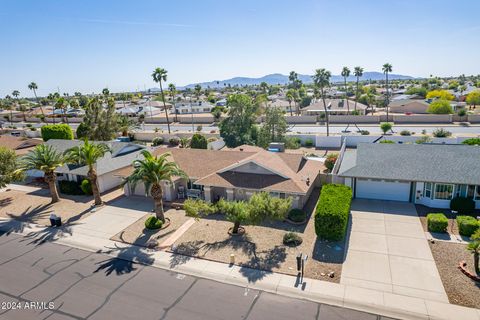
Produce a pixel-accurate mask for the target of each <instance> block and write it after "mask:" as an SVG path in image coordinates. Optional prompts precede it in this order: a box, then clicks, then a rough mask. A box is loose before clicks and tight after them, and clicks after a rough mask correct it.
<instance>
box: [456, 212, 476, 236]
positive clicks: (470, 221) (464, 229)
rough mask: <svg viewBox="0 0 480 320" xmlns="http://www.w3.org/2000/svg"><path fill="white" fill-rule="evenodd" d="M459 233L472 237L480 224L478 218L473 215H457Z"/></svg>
mask: <svg viewBox="0 0 480 320" xmlns="http://www.w3.org/2000/svg"><path fill="white" fill-rule="evenodd" d="M457 226H458V233H460V234H461V235H462V236H466V237H470V236H471V235H472V234H474V233H475V231H477V229H478V227H479V226H480V224H479V222H478V220H477V219H475V218H474V217H471V216H457Z"/></svg>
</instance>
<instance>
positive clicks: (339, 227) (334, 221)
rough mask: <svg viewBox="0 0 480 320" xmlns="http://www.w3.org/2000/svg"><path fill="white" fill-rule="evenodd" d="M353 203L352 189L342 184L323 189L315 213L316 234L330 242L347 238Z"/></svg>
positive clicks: (328, 185) (329, 185) (325, 186)
mask: <svg viewBox="0 0 480 320" xmlns="http://www.w3.org/2000/svg"><path fill="white" fill-rule="evenodd" d="M351 202H352V189H351V188H350V187H347V186H345V185H342V184H327V185H324V186H323V187H322V191H321V192H320V199H319V200H318V203H317V209H316V211H315V233H316V234H317V236H318V237H320V238H322V239H328V240H341V239H343V238H344V237H345V233H346V231H347V223H348V213H349V212H350V204H351Z"/></svg>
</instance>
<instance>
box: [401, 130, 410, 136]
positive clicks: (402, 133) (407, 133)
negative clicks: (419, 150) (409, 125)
mask: <svg viewBox="0 0 480 320" xmlns="http://www.w3.org/2000/svg"><path fill="white" fill-rule="evenodd" d="M400 135H401V136H411V135H412V133H411V132H410V131H408V130H402V131H400Z"/></svg>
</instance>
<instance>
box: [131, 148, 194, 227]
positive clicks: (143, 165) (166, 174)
mask: <svg viewBox="0 0 480 320" xmlns="http://www.w3.org/2000/svg"><path fill="white" fill-rule="evenodd" d="M142 156H143V160H135V161H134V162H133V167H134V171H133V173H132V174H131V175H130V176H128V177H126V178H125V180H124V184H127V183H128V184H129V185H130V186H131V187H132V188H135V187H136V186H137V184H138V183H139V182H143V184H144V185H145V191H146V192H147V193H148V192H150V196H151V197H152V198H153V201H154V210H155V215H156V217H157V218H158V219H160V220H162V221H163V222H165V215H164V212H163V190H162V186H161V183H162V181H169V182H170V183H173V181H172V178H173V177H182V178H187V175H186V174H185V172H183V171H182V170H181V169H180V168H179V167H178V165H177V164H176V163H175V162H173V161H170V160H169V159H168V158H169V157H170V156H171V154H170V153H169V152H167V153H164V154H162V155H160V156H157V157H155V156H153V155H152V154H151V153H150V152H149V151H147V150H144V151H142Z"/></svg>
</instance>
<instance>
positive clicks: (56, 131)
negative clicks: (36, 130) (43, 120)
mask: <svg viewBox="0 0 480 320" xmlns="http://www.w3.org/2000/svg"><path fill="white" fill-rule="evenodd" d="M40 130H41V133H42V139H43V141H48V140H50V139H63V140H73V131H72V128H70V126H69V125H68V124H47V125H44V126H43V127H42V128H41V129H40Z"/></svg>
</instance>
